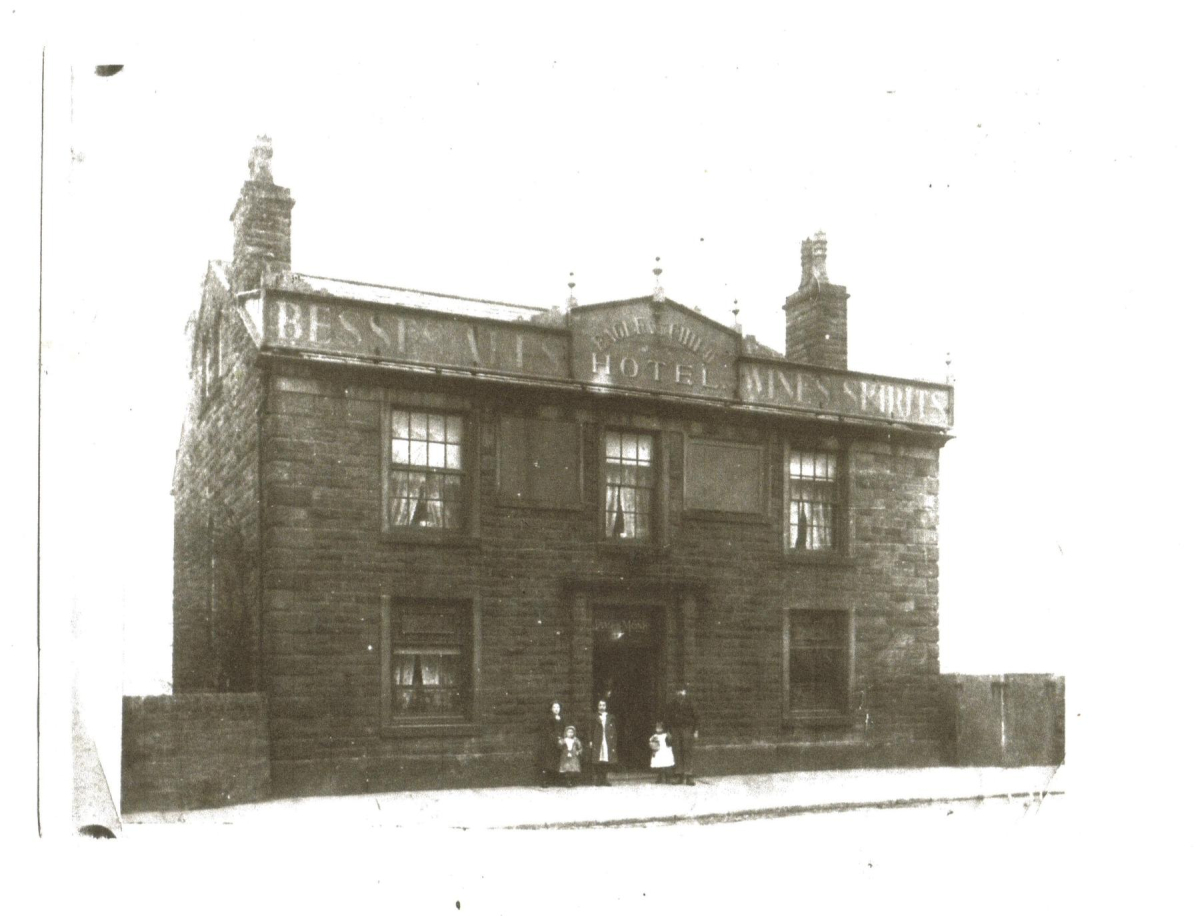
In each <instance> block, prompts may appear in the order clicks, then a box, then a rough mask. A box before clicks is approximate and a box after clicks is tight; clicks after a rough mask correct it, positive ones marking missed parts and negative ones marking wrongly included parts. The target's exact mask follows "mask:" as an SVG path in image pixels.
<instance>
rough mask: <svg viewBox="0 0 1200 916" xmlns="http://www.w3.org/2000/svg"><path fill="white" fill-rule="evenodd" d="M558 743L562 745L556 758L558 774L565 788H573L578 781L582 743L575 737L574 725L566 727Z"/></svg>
mask: <svg viewBox="0 0 1200 916" xmlns="http://www.w3.org/2000/svg"><path fill="white" fill-rule="evenodd" d="M559 743H560V744H561V745H562V754H561V755H560V756H559V758H558V772H559V773H560V774H561V775H562V778H563V782H564V783H566V784H567V788H574V787H575V784H576V783H577V782H578V781H579V773H580V765H579V760H580V758H581V757H582V756H583V742H582V741H580V740H579V739H578V738H576V737H575V726H574V725H568V726H567V730H566V733H565V734H564V735H563V736H562V740H561V741H560V742H559Z"/></svg>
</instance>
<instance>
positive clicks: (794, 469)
mask: <svg viewBox="0 0 1200 916" xmlns="http://www.w3.org/2000/svg"><path fill="white" fill-rule="evenodd" d="M788 474H789V475H790V476H792V477H799V476H800V453H799V452H792V456H791V460H790V462H789V464H788Z"/></svg>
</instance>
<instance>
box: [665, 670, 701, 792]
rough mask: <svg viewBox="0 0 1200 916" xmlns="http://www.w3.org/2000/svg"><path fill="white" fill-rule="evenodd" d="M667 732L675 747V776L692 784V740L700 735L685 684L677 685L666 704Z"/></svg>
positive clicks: (680, 780)
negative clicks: (673, 694)
mask: <svg viewBox="0 0 1200 916" xmlns="http://www.w3.org/2000/svg"><path fill="white" fill-rule="evenodd" d="M667 732H668V733H670V735H671V744H672V745H673V746H674V748H675V773H676V774H677V775H676V778H677V780H678V781H679V782H680V783H684V782H686V783H687V784H688V785H689V786H694V785H695V784H696V776H695V772H694V771H693V769H692V754H693V750H694V748H695V744H694V742H695V741H696V740H697V739H698V738H699V737H700V729H699V725H698V723H697V721H696V707H695V706H693V705H692V700H691V697H689V696H688V692H687V686H686V685H684V686H682V687H679V688H678V689H677V690H676V691H675V696H673V697H672V698H671V702H670V703H668V704H667Z"/></svg>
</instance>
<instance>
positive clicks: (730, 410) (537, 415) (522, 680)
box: [173, 140, 953, 794]
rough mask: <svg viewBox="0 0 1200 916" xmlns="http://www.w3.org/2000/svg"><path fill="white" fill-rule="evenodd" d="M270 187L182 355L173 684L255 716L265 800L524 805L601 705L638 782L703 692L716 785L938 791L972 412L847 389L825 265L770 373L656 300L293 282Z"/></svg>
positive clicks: (924, 387)
mask: <svg viewBox="0 0 1200 916" xmlns="http://www.w3.org/2000/svg"><path fill="white" fill-rule="evenodd" d="M250 170H251V174H250V177H249V180H247V181H246V182H245V184H244V185H243V187H242V192H241V195H240V197H239V199H238V201H237V204H236V206H235V207H234V211H233V215H232V217H231V219H232V222H233V224H234V248H233V258H232V260H231V261H228V262H220V261H213V262H210V264H209V266H208V274H207V277H206V280H205V285H204V291H203V296H202V302H201V305H200V309H199V312H198V314H197V317H196V318H195V320H194V324H193V329H192V330H193V335H194V337H193V339H194V347H193V356H192V367H191V377H192V382H193V389H192V398H191V403H190V407H189V410H188V416H187V419H186V421H185V424H184V431H183V435H182V440H181V443H180V447H179V452H178V457H177V463H176V469H175V477H174V496H175V506H176V510H175V594H174V626H175V643H174V660H173V667H174V687H175V690H176V692H180V693H188V692H223V691H229V692H243V693H256V694H260V695H262V696H263V697H265V700H266V709H267V713H266V715H267V723H268V734H269V755H270V770H271V780H272V784H273V790H274V791H275V792H276V793H278V794H295V793H319V792H358V791H367V790H373V789H394V788H405V787H424V786H432V785H458V784H461V785H471V784H488V783H509V782H525V781H528V779H529V778H530V776H531V775H532V766H533V765H532V753H533V743H532V728H533V726H534V723H535V722H536V720H537V717H538V716H539V715H540V714H542V713H543V712H544V711H545V710H546V709H547V708H548V705H549V703H550V702H551V700H552V699H560V700H561V701H562V702H563V704H564V706H565V707H566V709H567V712H568V717H569V718H571V719H572V720H573V721H574V722H575V723H576V724H582V723H583V722H585V721H586V716H587V715H588V713H589V712H590V711H591V710H592V709H594V707H595V701H596V700H597V699H598V698H600V697H602V696H607V697H609V702H610V708H611V709H612V710H613V711H614V712H615V714H616V717H617V720H618V721H619V722H620V723H621V729H622V732H621V738H620V740H621V743H622V745H623V749H624V751H625V753H624V764H625V766H627V767H628V768H630V769H634V770H636V769H637V768H638V767H640V766H644V765H645V763H646V759H645V758H646V753H645V749H646V747H647V742H646V738H647V737H648V736H649V734H650V733H651V732H652V730H653V727H654V717H655V715H656V712H657V711H658V709H659V708H660V707H661V706H662V704H663V703H664V701H665V700H666V698H667V697H668V696H669V695H670V692H671V691H672V690H673V689H674V688H675V687H676V686H677V685H680V684H683V683H686V684H688V685H689V687H690V689H691V693H692V696H693V698H694V700H695V703H696V706H697V709H698V710H699V715H700V720H701V741H700V745H701V747H700V754H699V758H698V766H699V772H700V773H701V774H702V775H703V774H704V773H705V772H708V773H717V772H736V771H755V770H772V769H780V768H802V767H810V766H812V767H816V766H821V767H824V766H855V765H865V764H878V763H912V764H916V763H923V762H931V761H934V760H936V759H937V757H938V741H939V738H940V736H939V733H938V732H939V725H938V722H939V714H938V707H937V704H938V699H937V690H938V686H937V685H938V679H939V665H938V541H937V508H938V458H939V451H940V449H941V447H942V446H943V445H944V444H945V443H946V441H947V440H948V438H949V430H950V427H951V423H952V417H953V392H952V390H951V389H950V388H948V387H947V386H944V385H940V384H932V383H929V382H922V381H914V380H908V379H897V378H887V377H882V376H878V375H871V374H865V373H861V372H856V371H848V370H847V367H846V346H847V344H846V333H847V332H846V306H847V298H848V297H847V293H846V289H845V287H842V286H837V285H835V284H833V283H831V282H830V281H829V279H828V278H827V276H826V266H825V265H826V241H825V239H824V237H823V236H821V235H820V234H818V235H817V236H816V237H814V238H812V239H810V240H809V241H806V242H805V243H804V245H803V248H802V252H801V255H802V257H801V261H802V267H801V278H800V284H799V288H798V289H797V290H795V291H794V292H791V293H790V294H789V295H787V296H786V299H785V301H784V304H783V318H784V321H785V322H786V341H787V344H786V351H787V352H786V353H785V354H783V355H780V354H778V353H776V352H774V351H772V350H770V349H769V348H767V347H765V346H763V345H761V344H758V343H756V342H755V341H754V339H753V338H750V337H747V336H744V335H743V334H742V333H741V330H740V328H738V327H733V328H731V327H727V326H726V325H724V324H722V323H720V322H717V321H714V320H713V319H711V318H708V317H705V316H704V315H701V314H700V313H699V312H697V311H696V310H694V309H691V308H689V307H687V306H686V305H683V304H681V303H678V302H675V301H673V300H671V299H670V298H668V297H666V296H665V295H664V294H663V292H662V289H661V287H659V288H657V289H655V291H654V292H653V294H651V295H647V296H639V297H635V298H632V299H627V300H622V301H616V302H602V303H595V304H586V305H581V304H578V303H577V302H576V301H575V300H574V297H573V296H572V297H571V299H569V300H568V302H567V304H566V307H565V308H563V309H558V308H551V309H545V308H539V307H533V306H525V305H512V304H506V303H499V302H490V301H481V300H475V299H466V298H459V297H455V296H452V295H443V294H435V293H427V292H418V291H414V290H407V289H397V288H391V287H383V286H376V285H371V284H365V283H355V282H348V281H342V280H330V279H325V278H320V277H314V276H308V275H305V274H300V273H296V272H294V271H293V270H292V269H291V267H292V265H291V251H290V249H291V245H290V229H291V214H292V206H293V199H292V196H291V194H290V192H289V191H288V190H287V189H285V188H281V187H279V186H277V185H276V184H275V183H274V180H273V178H272V175H271V150H270V145H269V141H265V140H262V141H260V143H259V145H258V147H256V149H255V152H254V154H253V156H252V158H251V161H250ZM656 273H657V272H656ZM781 292H782V291H781Z"/></svg>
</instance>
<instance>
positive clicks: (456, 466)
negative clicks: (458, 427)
mask: <svg viewBox="0 0 1200 916" xmlns="http://www.w3.org/2000/svg"><path fill="white" fill-rule="evenodd" d="M446 467H448V468H450V469H451V470H456V471H457V470H462V446H461V445H447V446H446Z"/></svg>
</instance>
